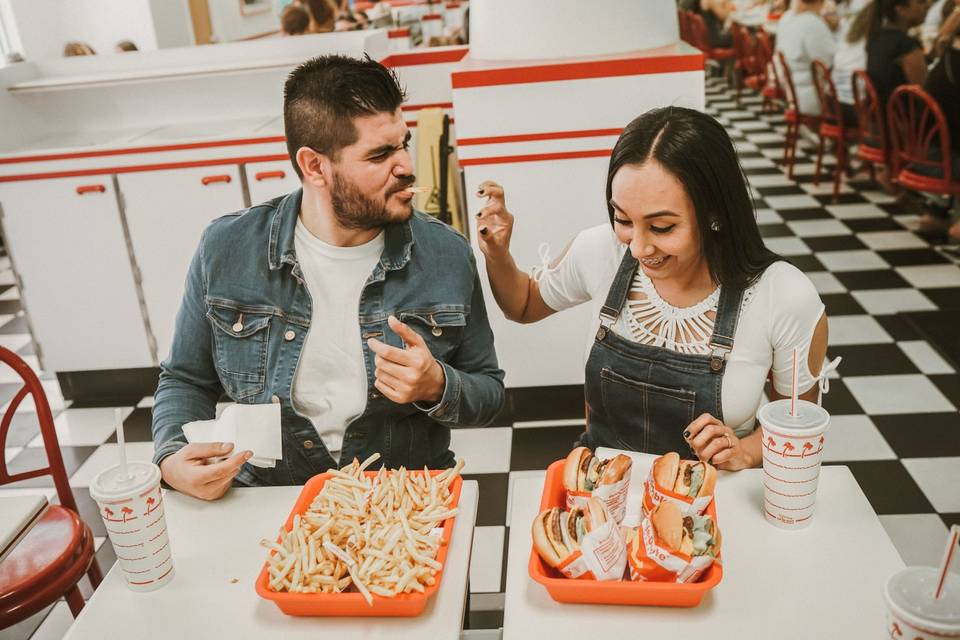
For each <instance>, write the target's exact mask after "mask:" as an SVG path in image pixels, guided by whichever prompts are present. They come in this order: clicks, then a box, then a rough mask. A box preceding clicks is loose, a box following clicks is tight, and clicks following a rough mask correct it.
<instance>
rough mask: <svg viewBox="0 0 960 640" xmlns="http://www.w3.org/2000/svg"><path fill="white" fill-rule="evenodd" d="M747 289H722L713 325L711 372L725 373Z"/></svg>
mask: <svg viewBox="0 0 960 640" xmlns="http://www.w3.org/2000/svg"><path fill="white" fill-rule="evenodd" d="M744 291H745V289H730V288H728V287H721V288H720V300H719V302H717V318H716V320H714V323H713V335H711V336H710V370H711V371H713V372H714V373H720V372H721V371H723V368H724V365H725V364H726V362H727V357H728V356H729V355H730V352H731V351H732V350H733V338H734V336H735V335H736V333H737V323H738V322H739V321H740V303H741V301H742V300H743V293H744Z"/></svg>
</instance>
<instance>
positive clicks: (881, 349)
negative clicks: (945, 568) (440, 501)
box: [0, 80, 960, 640]
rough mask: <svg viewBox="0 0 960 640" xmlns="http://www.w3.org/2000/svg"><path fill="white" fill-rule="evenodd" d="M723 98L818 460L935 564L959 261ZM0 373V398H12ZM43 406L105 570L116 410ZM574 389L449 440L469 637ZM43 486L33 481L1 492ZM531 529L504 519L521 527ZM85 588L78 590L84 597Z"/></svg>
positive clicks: (20, 446) (52, 393)
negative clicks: (104, 474) (792, 319)
mask: <svg viewBox="0 0 960 640" xmlns="http://www.w3.org/2000/svg"><path fill="white" fill-rule="evenodd" d="M732 95H733V94H732V92H731V91H729V90H728V89H727V87H726V86H725V85H724V84H722V83H721V82H719V81H713V80H711V81H709V83H708V89H707V100H708V111H709V112H710V113H711V114H712V115H715V116H716V117H717V118H718V119H719V120H720V121H721V122H722V123H723V124H724V125H725V126H726V127H727V129H728V131H729V132H730V134H731V136H732V137H733V138H734V140H735V142H736V144H737V147H738V151H739V154H740V158H741V162H742V165H743V168H744V170H745V172H746V174H747V176H748V178H749V180H750V183H751V185H752V187H753V190H754V197H755V203H756V207H757V213H758V216H759V222H760V224H761V229H762V231H763V234H764V236H765V238H766V239H767V243H768V244H769V245H770V247H771V248H773V249H774V250H775V251H777V252H779V253H781V254H783V255H785V256H787V257H788V258H789V259H790V260H791V261H792V262H793V263H794V264H796V265H797V266H798V267H800V268H801V269H802V270H803V271H805V272H806V273H807V274H808V275H809V276H810V278H811V279H812V280H813V282H814V283H815V284H816V286H817V288H818V290H819V291H820V293H821V296H822V298H823V300H824V303H825V304H826V307H827V312H828V314H829V317H830V345H831V346H830V355H831V356H838V355H839V356H843V364H842V366H841V370H840V374H839V376H837V377H835V378H834V379H833V380H831V390H830V393H829V394H828V395H827V396H826V397H825V400H824V404H825V406H826V407H827V409H828V410H829V411H830V412H831V414H832V416H833V426H832V428H831V433H832V437H831V443H830V444H831V447H830V449H829V450H828V451H827V460H828V461H829V462H830V463H842V464H847V465H849V466H850V468H851V470H852V471H853V473H854V475H855V476H856V478H857V480H858V481H859V482H860V486H861V487H862V488H863V491H864V492H865V493H866V495H867V498H868V499H869V500H870V503H871V504H872V505H873V507H874V509H875V510H876V512H877V514H879V516H880V520H881V521H882V522H883V525H884V527H885V528H886V530H887V532H888V533H889V535H890V537H891V538H892V539H893V541H894V543H895V545H896V546H897V548H898V549H899V550H900V553H901V555H902V556H903V558H904V560H905V561H906V562H907V563H908V564H934V563H936V562H937V561H938V560H939V554H940V550H941V549H942V543H943V539H944V536H945V532H946V526H947V525H949V524H953V523H960V490H957V487H960V413H958V407H960V374H958V371H957V368H958V367H960V346H958V345H960V342H958V337H957V335H958V334H957V331H958V327H960V268H958V266H957V265H956V264H954V262H953V261H952V260H951V257H950V256H951V254H950V253H949V252H947V251H944V249H943V248H941V247H932V246H930V245H928V243H927V242H926V241H925V240H923V239H922V238H920V237H919V236H918V235H916V234H914V233H913V232H912V231H911V229H912V228H913V225H914V224H915V221H916V219H917V215H916V214H917V209H916V207H914V206H912V205H905V204H901V203H898V202H897V201H896V200H895V199H894V198H892V197H890V196H888V195H887V194H885V193H883V192H882V191H881V190H880V188H879V187H878V186H877V185H875V184H872V183H870V182H868V181H851V182H846V183H845V184H844V186H843V190H842V193H841V196H840V198H839V201H838V202H837V203H836V204H834V203H833V202H832V200H831V196H830V194H831V184H830V175H829V172H830V170H831V169H832V166H833V165H832V160H833V158H832V156H828V162H827V164H826V170H825V175H824V179H823V181H822V182H821V184H820V185H819V186H815V185H814V184H813V175H812V174H813V168H814V165H813V157H812V155H811V151H812V149H811V145H810V144H809V143H806V142H802V148H801V150H800V152H798V155H797V166H796V169H795V179H794V180H790V179H788V178H786V177H785V175H784V173H783V171H782V169H781V166H780V165H781V162H780V161H781V157H782V152H783V151H782V150H783V133H784V131H785V125H784V121H783V117H782V115H780V114H761V110H760V100H759V98H757V97H756V96H746V97H744V99H743V100H742V101H741V104H740V105H737V104H736V103H735V102H734V101H733V97H732ZM13 285H14V279H13V276H12V273H11V272H10V266H9V261H7V260H6V259H5V258H4V259H2V262H0V344H2V345H4V346H7V347H9V348H11V349H13V350H15V351H18V352H19V353H20V354H22V355H24V356H25V357H26V358H27V361H28V362H30V363H31V365H32V366H34V367H37V366H38V363H37V360H36V358H35V357H34V356H33V355H32V347H31V343H30V338H29V335H28V334H27V330H26V328H25V327H26V319H25V317H24V315H23V312H22V310H21V308H20V304H19V296H18V292H17V290H16V287H15V286H13ZM14 381H15V380H14V379H13V378H12V377H10V375H9V374H8V373H4V372H0V403H6V402H8V401H9V399H10V397H12V395H13V393H15V392H16V390H17V388H18V387H17V386H16V385H13V384H11V383H13V382H14ZM44 384H45V387H46V388H47V393H48V395H49V397H50V401H51V404H52V405H53V406H54V409H55V411H56V426H57V433H58V436H59V438H60V444H61V446H62V449H63V453H64V461H65V464H66V466H67V471H68V473H69V474H70V478H71V484H72V485H73V487H74V491H75V493H76V498H77V501H78V504H79V505H80V511H81V515H82V516H83V517H84V519H85V520H86V521H87V522H88V523H89V524H90V525H91V527H93V529H94V531H95V533H96V535H97V536H98V538H97V542H98V544H99V545H100V546H99V551H98V554H97V555H98V558H99V560H100V563H101V566H102V567H103V568H104V569H105V570H106V569H108V568H109V567H110V566H111V565H112V564H113V561H114V556H113V550H112V547H111V545H109V544H102V543H103V542H104V540H105V538H103V537H102V536H104V535H105V531H104V530H103V526H102V524H101V522H100V519H99V518H98V517H97V514H96V509H95V507H94V504H93V501H92V500H91V499H90V496H89V493H88V490H87V486H88V484H89V482H90V479H91V478H92V477H93V476H94V475H95V474H96V473H97V472H99V471H100V470H101V469H103V468H104V467H105V466H107V465H110V464H112V463H113V462H114V460H116V444H115V440H116V436H115V434H114V429H113V426H112V425H113V407H102V406H84V405H82V404H78V403H72V404H69V406H66V405H67V403H65V402H64V401H63V398H62V396H61V395H60V391H59V388H58V386H57V383H56V380H55V379H53V378H48V379H47V380H46V382H45V383H44ZM581 393H582V392H581V391H580V390H579V389H577V388H563V389H546V390H543V392H542V393H538V394H526V395H524V396H523V398H522V399H520V398H517V399H516V401H515V402H514V401H513V400H511V402H514V404H513V406H511V407H510V408H509V411H508V412H507V413H508V414H509V415H510V416H511V418H509V419H508V421H507V422H506V423H505V424H503V425H502V426H496V427H490V428H486V429H462V430H458V431H455V432H454V434H453V444H452V447H453V449H454V450H455V451H456V453H457V454H458V456H462V457H464V458H465V459H466V460H467V466H466V468H465V475H466V476H467V477H469V478H472V479H475V480H477V481H478V482H479V484H480V505H479V512H478V518H477V529H476V533H475V535H474V553H473V559H472V563H471V571H470V587H471V592H472V596H471V615H470V623H471V626H472V627H474V628H497V627H499V626H501V624H502V620H503V613H502V611H503V602H504V594H503V591H504V575H505V572H504V564H505V562H504V561H505V558H506V554H507V549H506V545H507V539H508V537H509V536H508V535H507V531H508V528H509V527H510V526H511V523H510V522H509V521H508V514H509V506H508V505H509V502H510V490H509V487H510V482H511V480H512V479H513V478H516V477H518V476H523V475H524V474H529V473H531V472H536V471H538V470H542V469H544V468H546V466H547V465H548V464H549V463H550V462H552V461H553V460H556V459H558V458H561V457H563V456H564V455H565V454H566V453H567V452H568V451H569V449H570V447H571V444H572V443H573V441H574V440H575V439H576V437H577V436H578V435H579V433H580V432H581V431H582V430H583V426H584V425H583V413H582V406H583V405H582V396H581ZM151 406H152V398H142V399H141V398H132V399H130V401H129V402H128V403H126V404H124V405H123V409H124V412H125V421H124V426H125V430H126V435H127V439H128V441H129V442H130V450H129V456H130V457H131V458H133V459H143V460H149V459H150V457H151V454H152V450H153V445H152V443H151V441H150V419H151ZM6 445H7V446H6V449H5V450H4V456H5V458H6V459H7V461H8V463H9V464H10V469H11V471H18V470H23V469H27V468H30V467H32V466H34V465H35V464H37V463H38V462H40V461H42V459H43V456H44V454H43V450H42V449H41V448H39V445H40V441H39V439H38V438H37V431H36V427H35V424H34V423H32V422H31V420H30V416H29V415H28V414H27V413H26V412H24V414H23V415H18V417H17V420H16V421H15V422H14V424H13V427H12V429H11V431H10V434H9V436H8V439H7V443H6ZM24 491H43V492H46V493H47V494H48V495H50V496H52V495H53V489H52V484H51V483H50V482H49V481H47V480H45V479H39V480H36V481H33V482H27V483H21V484H20V485H18V486H17V487H16V488H13V487H4V488H3V489H0V495H3V494H4V493H7V492H24ZM528 525H529V523H526V522H522V523H517V526H521V527H527V526H528ZM87 592H89V589H87ZM70 622H71V616H70V613H69V610H68V609H67V607H66V605H65V604H64V603H62V602H61V603H59V604H57V605H56V606H54V607H53V608H52V609H50V610H47V611H45V612H43V613H42V614H38V615H37V616H34V617H33V618H31V619H30V620H28V621H25V622H24V623H22V624H20V625H17V626H16V627H14V628H10V629H7V630H0V640H6V639H11V640H21V639H25V638H31V637H32V638H34V639H38V638H60V637H62V634H63V632H64V630H65V629H66V628H67V627H68V626H69V624H70Z"/></svg>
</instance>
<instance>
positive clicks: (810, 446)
mask: <svg viewBox="0 0 960 640" xmlns="http://www.w3.org/2000/svg"><path fill="white" fill-rule="evenodd" d="M810 449H813V443H812V442H810V441H809V440H807V441H806V442H804V443H803V451H801V452H800V457H801V458H804V457H806V455H807V454H808V453H810Z"/></svg>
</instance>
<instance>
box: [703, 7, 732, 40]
mask: <svg viewBox="0 0 960 640" xmlns="http://www.w3.org/2000/svg"><path fill="white" fill-rule="evenodd" d="M700 9H701V11H700V15H702V16H703V22H704V24H705V25H706V26H707V40H709V42H710V46H711V47H713V48H715V49H729V48H730V47H732V46H733V34H731V33H730V29H728V28H727V18H729V17H730V5H729V4H728V3H727V2H726V0H700Z"/></svg>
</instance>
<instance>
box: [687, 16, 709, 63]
mask: <svg viewBox="0 0 960 640" xmlns="http://www.w3.org/2000/svg"><path fill="white" fill-rule="evenodd" d="M687 17H688V18H689V27H690V37H691V38H692V40H693V42H691V43H690V44H692V45H693V46H695V47H696V48H697V49H700V51H702V52H703V53H704V54H707V55H709V53H710V50H711V49H710V39H709V37H708V36H707V23H706V22H704V21H703V16H701V15H700V14H698V13H694V12H692V11H691V12H689V13H688V14H687Z"/></svg>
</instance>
